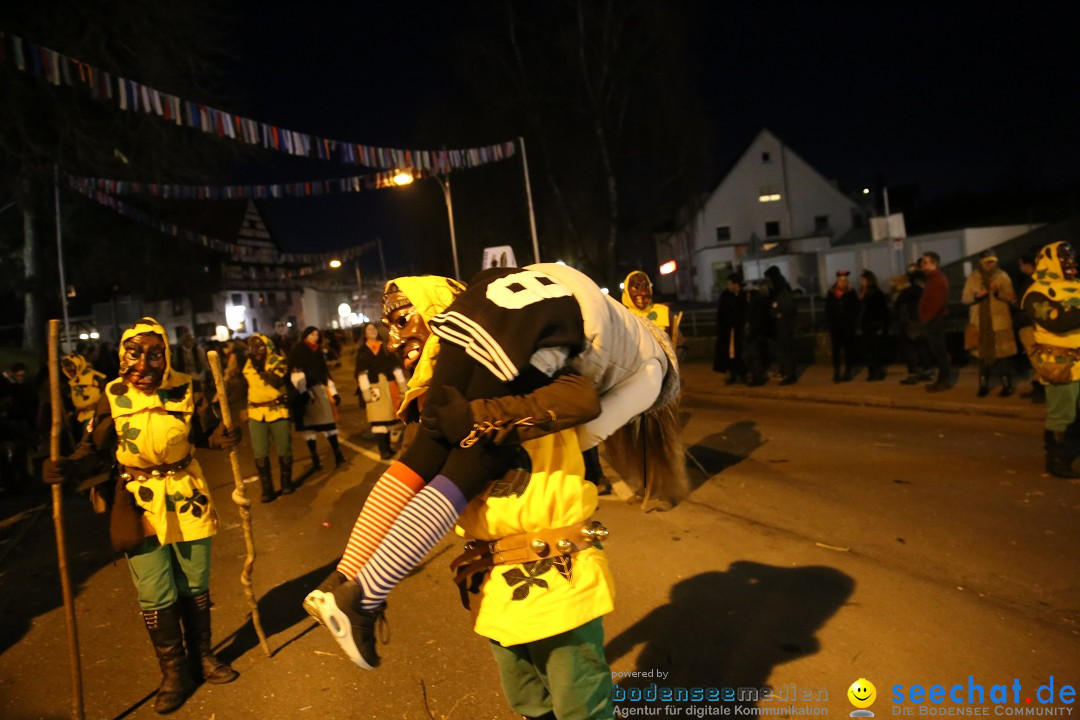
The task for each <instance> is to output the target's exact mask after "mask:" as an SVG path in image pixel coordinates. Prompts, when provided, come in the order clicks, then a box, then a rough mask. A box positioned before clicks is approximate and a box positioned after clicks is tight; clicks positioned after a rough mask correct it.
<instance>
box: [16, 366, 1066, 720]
mask: <svg viewBox="0 0 1080 720" xmlns="http://www.w3.org/2000/svg"><path fill="white" fill-rule="evenodd" d="M343 386H344V387H350V386H351V383H349V382H348V381H345V382H344V383H343ZM701 390H703V388H694V387H690V388H688V391H687V395H686V397H685V400H684V415H685V418H686V428H685V433H684V437H685V440H686V443H687V445H688V446H689V447H690V451H691V454H692V455H693V459H694V460H695V461H696V463H700V464H701V465H703V466H704V467H705V469H706V472H705V473H702V472H701V471H700V470H698V469H697V468H696V465H695V464H693V463H692V469H691V478H692V480H693V482H694V484H695V486H696V487H695V490H694V492H693V494H692V496H691V497H690V499H689V500H688V501H686V502H684V503H683V504H682V505H680V506H679V507H677V508H676V509H675V510H673V511H671V512H668V513H664V514H657V513H652V514H649V515H642V514H641V513H640V511H638V510H637V509H635V508H633V507H631V506H629V505H627V504H626V503H624V502H622V501H621V500H619V499H618V498H607V499H603V500H602V503H601V508H600V513H599V518H600V519H601V520H603V521H604V522H605V523H606V524H607V525H608V527H609V528H610V529H611V531H612V536H611V539H610V541H609V542H608V543H607V548H608V552H609V556H610V559H611V566H612V569H613V572H614V574H615V578H616V583H617V588H618V596H617V598H616V609H615V612H614V613H612V615H611V616H609V617H608V618H607V619H606V620H605V626H606V631H607V635H608V648H607V649H608V657H609V660H610V661H611V665H612V670H613V671H614V672H616V673H618V674H619V677H618V679H617V682H619V684H620V687H621V688H623V689H624V690H626V691H628V693H629V694H630V696H631V697H633V696H634V693H636V692H638V691H644V692H645V693H646V696H647V695H648V693H649V692H650V691H651V689H650V688H651V686H652V685H653V684H655V685H656V686H657V687H658V688H663V687H667V688H693V687H701V688H725V687H732V688H739V687H762V686H766V685H767V686H771V687H772V688H774V689H775V690H776V691H777V692H778V693H779V692H784V693H786V694H787V695H788V696H789V697H790V696H792V695H794V694H797V693H800V692H804V691H808V692H810V694H811V695H813V697H815V698H816V699H815V700H812V701H807V702H801V703H797V704H795V705H791V703H782V702H778V701H775V700H774V701H762V702H759V703H757V705H758V706H759V707H762V708H767V709H770V710H771V709H777V708H778V707H779V706H780V705H785V706H789V707H793V708H795V709H794V710H791V712H792V713H794V714H799V713H800V712H805V711H806V710H805V709H806V708H810V709H811V710H813V709H819V710H828V711H829V712H828V714H830V715H833V716H839V715H847V713H849V712H850V711H851V710H852V707H851V705H850V704H849V703H848V700H847V697H846V695H845V693H846V690H847V687H848V685H850V684H851V683H852V682H853V681H854V680H856V679H858V678H861V677H865V678H867V679H869V680H871V681H872V682H873V683H875V684H876V686H877V688H878V694H879V699H878V701H877V705H875V706H874V707H873V708H872V709H873V710H875V711H876V712H877V714H878V715H879V716H881V715H887V714H890V712H891V711H895V710H896V709H897V708H895V707H890V701H889V695H890V688H892V687H893V686H895V685H897V684H900V685H904V686H905V687H908V686H910V685H913V684H923V685H926V686H929V685H933V684H942V685H945V686H946V687H948V686H949V685H951V684H953V683H960V682H963V683H967V682H968V676H969V675H973V676H974V681H975V682H977V683H981V684H983V685H984V686H985V687H986V689H987V691H988V692H989V689H990V687H991V686H992V685H994V684H1010V683H1012V682H1013V680H1014V679H1018V680H1019V682H1020V683H1021V686H1022V688H1023V690H1024V692H1025V693H1028V694H1033V693H1034V690H1035V688H1037V687H1038V686H1039V685H1042V684H1045V683H1046V682H1047V681H1048V679H1049V678H1050V676H1054V678H1055V683H1056V684H1057V686H1058V687H1060V686H1061V684H1072V685H1073V686H1074V687H1075V686H1076V685H1077V684H1080V682H1078V681H1080V661H1078V659H1080V627H1078V622H1080V588H1078V580H1077V578H1078V577H1080V573H1078V570H1080V561H1078V560H1077V557H1076V548H1077V547H1080V523H1078V522H1077V515H1078V513H1080V483H1075V482H1072V483H1070V482H1063V481H1060V480H1056V479H1053V478H1050V477H1047V476H1045V475H1044V474H1043V473H1042V454H1041V438H1040V426H1039V424H1038V422H1036V421H1032V420H1030V419H1010V418H1005V417H985V416H983V417H979V416H971V415H959V414H949V413H940V412H939V413H929V412H918V411H912V410H890V409H877V408H868V407H852V408H849V407H845V406H842V405H823V404H817V403H810V402H790V401H782V400H772V399H769V400H764V399H754V398H747V397H723V396H717V395H715V394H711V393H710V394H706V393H703V392H701ZM342 427H343V431H344V435H345V437H346V439H347V446H346V448H345V450H346V454H347V456H348V457H349V458H350V462H349V464H348V466H347V467H346V468H343V469H342V470H340V471H336V472H323V473H321V474H318V475H315V476H313V477H311V478H309V479H308V480H307V482H305V484H304V486H303V487H302V488H301V490H300V491H299V492H297V493H296V494H294V495H292V496H290V497H286V498H281V499H279V500H277V501H275V502H274V503H272V504H270V505H267V506H261V505H258V504H256V505H255V507H254V524H255V533H256V545H257V549H258V551H259V558H258V560H257V562H256V566H255V573H254V579H255V588H256V592H257V594H258V596H259V607H260V612H261V615H262V623H263V626H264V628H265V629H266V632H267V634H268V635H269V641H270V646H271V648H272V651H273V656H272V657H270V658H268V657H266V655H264V653H263V652H262V650H261V649H260V648H259V647H258V644H257V641H256V639H255V635H254V632H253V631H252V629H251V625H250V622H249V621H248V619H247V609H246V605H245V601H244V597H243V594H242V592H241V590H240V586H239V583H238V581H237V578H238V576H239V572H240V567H241V563H242V561H243V537H242V534H241V530H240V528H239V526H238V520H237V516H236V513H235V510H234V509H233V508H232V507H231V506H230V505H229V490H230V488H231V480H230V479H229V477H228V474H227V472H228V470H227V468H228V466H227V462H226V458H225V456H224V454H222V453H217V452H213V451H202V452H201V453H200V456H199V457H200V461H201V462H202V463H203V464H204V467H206V468H207V472H208V475H209V476H210V477H212V478H215V481H214V491H215V500H216V501H217V503H218V506H219V512H220V513H221V515H222V518H223V520H224V523H223V528H222V532H221V533H220V534H219V535H218V537H217V539H216V540H215V545H214V571H213V572H214V575H213V578H214V579H213V585H212V591H213V594H214V599H215V603H216V604H215V607H214V612H213V618H214V623H215V642H217V643H218V644H219V646H220V653H221V654H222V655H223V656H224V657H226V658H227V659H229V660H230V661H231V662H232V664H233V665H234V667H236V669H237V670H239V671H240V672H241V673H242V674H241V677H240V679H239V680H238V681H237V682H235V683H233V684H231V685H226V686H203V687H201V688H199V689H198V691H197V692H196V693H195V694H194V696H193V697H192V698H191V699H190V700H189V701H188V703H187V704H186V705H185V706H184V708H182V709H181V710H180V711H179V712H177V713H176V714H175V715H174V717H179V718H222V719H224V718H230V719H231V718H264V717H265V718H304V717H313V718H314V717H319V718H409V719H412V718H439V719H443V718H454V719H461V718H463V719H465V720H484V719H487V718H492V719H499V720H503V719H507V718H512V717H517V716H515V715H514V714H513V713H512V712H511V711H510V710H509V708H508V707H507V706H506V703H505V701H504V700H503V698H502V696H501V692H500V690H499V684H498V678H497V676H496V673H495V669H494V664H493V662H492V661H491V657H490V654H489V651H488V649H487V647H486V641H485V640H483V639H481V638H479V637H478V636H476V635H475V634H473V633H472V632H471V630H470V625H469V616H468V613H466V612H465V611H464V610H462V609H461V608H460V606H459V605H458V601H457V593H456V591H455V589H454V588H453V586H452V585H451V583H450V582H449V575H448V572H447V570H446V566H447V563H448V562H449V560H450V558H451V557H452V556H453V554H454V553H455V549H456V546H457V543H456V542H455V541H454V540H453V539H447V540H446V541H444V542H443V543H442V544H441V545H440V546H439V547H438V548H437V549H436V551H435V552H434V553H433V554H432V556H431V557H429V558H428V560H427V562H426V563H425V564H424V566H423V567H421V568H420V569H419V570H418V571H417V572H416V573H415V574H413V575H412V576H410V577H409V578H407V579H406V580H405V581H404V582H403V583H402V585H401V586H400V587H399V588H398V589H397V590H396V591H395V593H394V595H392V596H391V602H390V611H389V613H388V615H389V620H390V625H391V630H392V635H391V642H390V644H389V645H386V646H384V647H383V648H382V654H383V659H384V662H383V666H382V667H381V668H380V669H378V670H377V671H374V672H364V671H361V670H358V669H356V668H355V667H354V666H352V665H351V664H350V663H349V662H348V661H347V660H346V659H344V657H342V656H341V655H339V653H338V652H337V651H336V645H335V644H334V643H333V641H332V640H331V638H330V637H329V635H328V634H327V633H326V632H325V631H324V630H322V629H321V628H318V627H317V626H316V625H315V624H314V623H313V622H311V620H310V619H309V618H308V617H307V616H306V615H305V614H304V613H303V611H302V610H301V609H300V601H301V599H302V598H303V596H304V594H305V593H306V592H307V591H308V590H309V589H310V588H311V587H313V586H314V585H315V584H316V583H317V582H318V580H320V579H321V578H322V577H323V576H324V575H325V574H326V573H327V572H328V571H329V569H331V568H332V567H333V564H334V562H335V560H336V557H337V555H338V553H340V551H341V548H342V546H343V544H344V540H345V538H346V537H347V535H348V532H349V529H350V527H351V524H352V520H353V519H354V518H355V515H356V512H357V510H358V508H359V506H360V504H361V503H362V501H363V497H364V495H365V494H366V492H367V490H368V488H369V487H370V484H371V483H372V482H374V480H375V479H376V478H377V477H378V474H379V472H380V469H381V468H382V467H383V465H382V464H381V463H379V462H378V461H377V460H376V459H375V458H376V457H377V456H376V455H375V454H374V452H373V443H371V442H369V441H367V440H365V439H364V438H363V435H362V431H363V429H364V423H363V421H362V419H361V412H360V410H359V409H358V408H357V407H356V405H355V402H354V401H353V402H346V407H345V408H344V412H343V421H342ZM320 447H321V449H322V451H323V461H324V464H326V465H328V466H331V467H332V461H331V460H330V457H329V450H328V448H327V447H326V446H325V444H323V441H321V440H320ZM358 450H359V451H358ZM295 452H297V453H298V454H297V457H298V467H299V468H300V470H303V468H304V467H305V466H306V461H305V460H304V459H303V458H305V456H306V448H304V446H303V444H302V442H300V441H299V439H297V441H296V445H295ZM241 457H242V467H243V469H244V472H245V474H247V475H251V474H252V473H253V465H252V463H251V460H250V449H249V448H248V447H246V446H245V447H244V448H242V451H241ZM249 489H250V491H251V492H256V486H255V485H254V484H253V485H249ZM617 489H619V490H622V491H625V488H622V487H619V488H617ZM45 501H47V495H44V494H42V495H40V496H37V497H31V498H24V499H23V501H22V507H23V508H29V509H28V510H27V511H26V512H24V513H23V514H22V515H15V516H13V515H12V512H13V510H14V509H15V506H14V505H12V504H10V503H9V504H8V505H9V506H5V508H4V509H5V512H3V513H2V514H0V516H2V517H4V518H6V519H5V520H4V521H3V523H4V524H3V526H2V527H0V557H3V558H4V559H3V561H2V564H0V717H3V718H11V719H13V720H16V719H17V720H22V719H23V718H54V717H56V718H60V717H69V716H70V700H69V697H70V695H69V687H68V664H67V663H68V661H67V657H68V653H67V644H66V638H65V632H64V621H63V612H62V610H61V608H60V602H61V601H60V590H59V582H58V579H57V571H56V562H55V544H54V540H53V534H52V533H53V531H52V523H51V520H50V518H49V513H48V508H47V507H46V508H45V509H44V510H39V511H35V510H34V509H33V508H34V507H36V506H38V505H40V504H41V503H44V502H45ZM65 514H66V523H67V528H68V529H67V532H68V537H69V552H70V555H71V562H72V565H73V568H72V575H73V578H74V580H75V582H76V586H77V590H78V593H77V597H76V605H77V612H78V623H79V639H80V643H81V657H82V665H83V675H84V692H85V705H86V715H87V717H89V718H118V717H135V718H148V717H156V715H155V714H154V713H153V711H152V708H151V705H152V699H151V694H152V692H153V691H154V690H155V688H156V686H157V682H158V679H159V674H158V671H157V667H156V662H155V660H154V658H153V654H152V651H151V648H150V645H149V641H148V639H147V637H146V633H145V630H144V629H143V627H142V622H141V619H140V616H139V613H138V609H137V604H136V602H135V595H134V591H133V589H132V587H131V583H130V579H129V578H128V575H127V570H126V567H125V566H124V564H123V563H122V562H118V563H115V564H113V563H112V562H111V558H110V555H109V553H108V550H107V539H106V537H105V529H104V524H103V522H102V521H101V519H100V518H96V517H94V516H92V515H91V514H90V512H89V508H88V504H87V503H86V501H85V499H84V498H81V497H69V498H68V499H67V501H66V503H65ZM9 548H11V549H9ZM627 673H644V674H645V675H644V676H640V675H639V676H637V677H628V676H626V675H625V674H627ZM650 673H651V676H650V675H649V674H650ZM793 685H794V688H793V687H792V686H793ZM148 700H150V701H149V702H147V701H148ZM1020 701H1021V704H1023V697H1021V699H1020ZM747 704H750V705H752V704H753V703H743V705H747ZM662 705H663V704H661V703H647V702H632V701H630V700H628V701H626V702H624V703H621V704H620V707H621V708H623V709H625V710H634V709H639V710H650V709H655V710H657V712H658V713H659V712H662V713H666V716H668V717H670V716H683V717H690V716H700V715H695V713H704V712H706V711H708V710H709V707H707V704H706V703H694V702H674V703H668V704H667V707H662ZM798 708H803V710H799V709H798ZM916 712H917V711H916ZM818 714H823V713H820V712H819V713H818ZM991 714H993V711H991ZM661 716H664V715H661Z"/></svg>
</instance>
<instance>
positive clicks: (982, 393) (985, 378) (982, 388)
mask: <svg viewBox="0 0 1080 720" xmlns="http://www.w3.org/2000/svg"><path fill="white" fill-rule="evenodd" d="M989 392H990V373H989V372H986V371H985V370H979V392H977V393H975V397H986V396H987V394H988V393H989Z"/></svg>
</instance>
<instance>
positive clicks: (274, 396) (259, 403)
mask: <svg viewBox="0 0 1080 720" xmlns="http://www.w3.org/2000/svg"><path fill="white" fill-rule="evenodd" d="M252 337H257V338H259V339H260V340H262V341H263V343H264V344H265V345H266V362H265V363H264V367H265V368H266V371H267V372H269V373H272V374H274V375H277V376H278V377H280V378H282V380H283V381H284V378H285V372H286V371H287V370H288V363H287V362H286V361H285V358H284V357H282V356H281V355H278V354H277V348H276V347H275V346H274V341H273V340H271V339H270V338H268V337H266V336H265V335H260V334H258V333H256V334H255V335H252ZM243 373H244V380H246V381H247V386H248V395H247V400H248V419H249V420H259V421H261V422H267V423H270V422H274V421H275V420H282V419H284V418H287V417H289V406H288V404H287V403H286V401H285V395H286V391H287V386H286V385H285V383H284V382H282V384H281V387H274V386H273V385H270V384H269V383H268V382H266V381H265V380H263V378H262V376H261V375H260V374H259V371H258V370H256V369H255V367H254V366H253V365H252V364H251V360H250V359H248V360H247V362H245V363H244V370H243Z"/></svg>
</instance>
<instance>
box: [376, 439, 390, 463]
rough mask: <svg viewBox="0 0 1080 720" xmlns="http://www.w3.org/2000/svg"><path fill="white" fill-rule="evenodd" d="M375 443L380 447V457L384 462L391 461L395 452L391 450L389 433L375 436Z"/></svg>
mask: <svg viewBox="0 0 1080 720" xmlns="http://www.w3.org/2000/svg"><path fill="white" fill-rule="evenodd" d="M375 442H376V443H377V444H378V445H379V457H380V458H382V459H383V460H389V459H390V458H392V457H394V451H393V450H391V449H390V434H389V433H377V434H376V435H375Z"/></svg>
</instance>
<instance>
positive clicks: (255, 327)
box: [251, 318, 259, 332]
mask: <svg viewBox="0 0 1080 720" xmlns="http://www.w3.org/2000/svg"><path fill="white" fill-rule="evenodd" d="M251 332H259V318H251Z"/></svg>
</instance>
